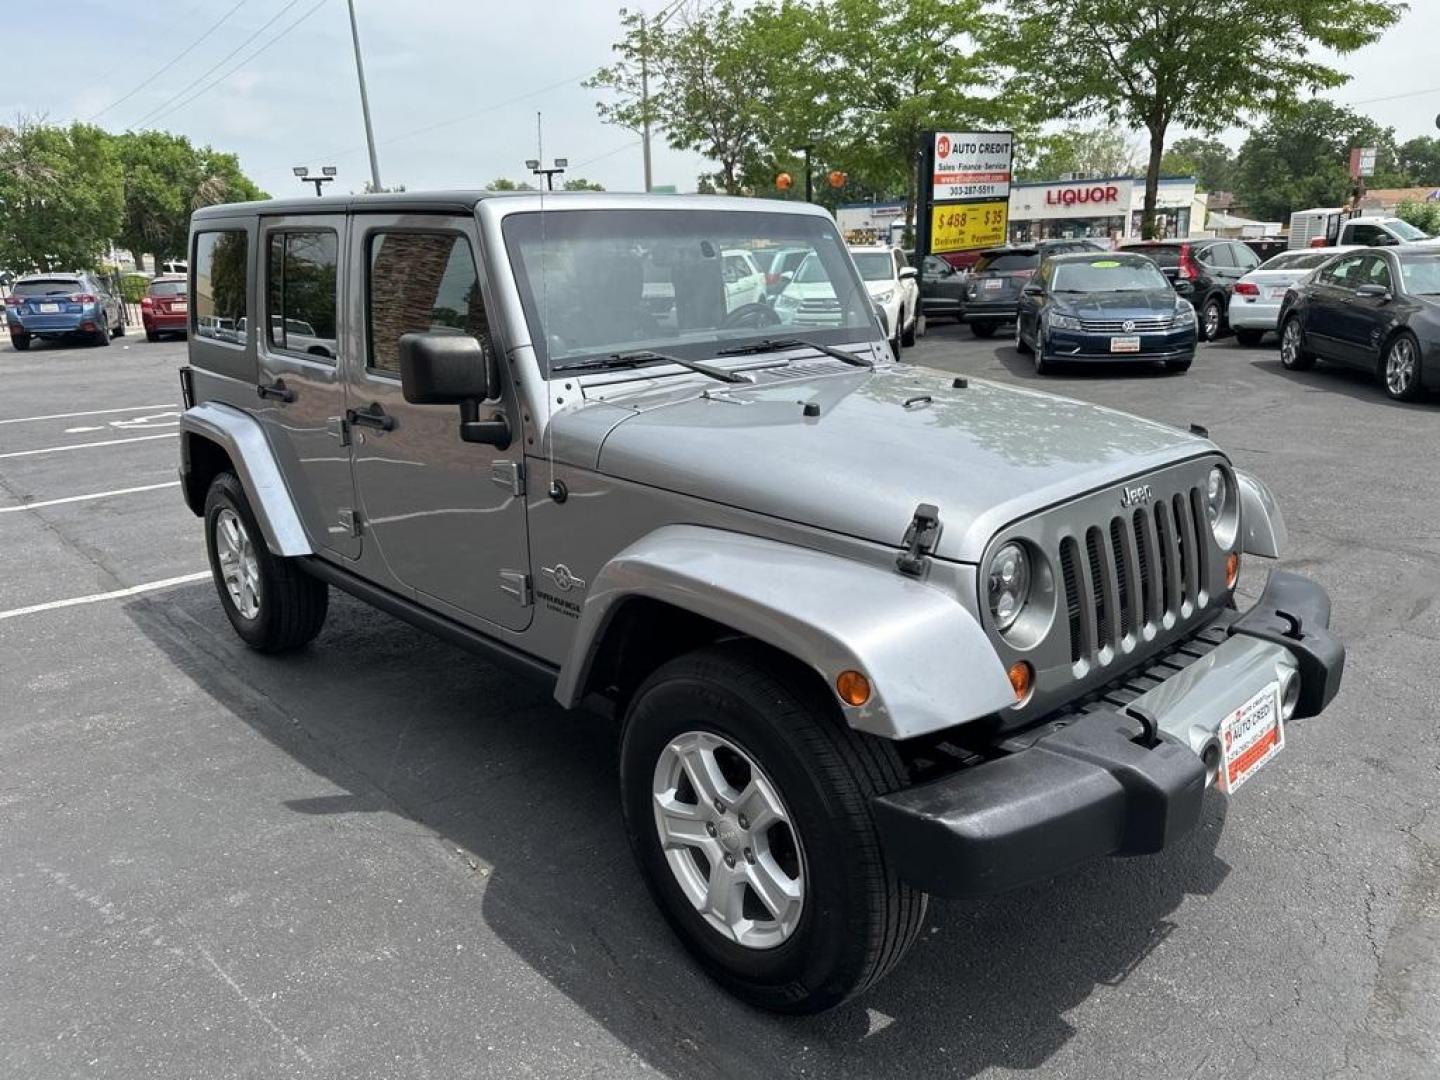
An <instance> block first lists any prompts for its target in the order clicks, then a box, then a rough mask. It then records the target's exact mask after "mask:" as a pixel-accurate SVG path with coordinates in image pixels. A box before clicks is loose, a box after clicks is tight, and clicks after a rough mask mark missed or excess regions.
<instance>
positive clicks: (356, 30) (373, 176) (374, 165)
mask: <svg viewBox="0 0 1440 1080" xmlns="http://www.w3.org/2000/svg"><path fill="white" fill-rule="evenodd" d="M348 3H349V5H350V38H351V40H353V41H354V42H355V74H356V76H357V77H358V78H359V80H360V111H361V112H362V113H363V114H364V116H365V144H366V145H367V146H368V147H369V148H370V187H371V189H372V190H374V191H376V192H378V191H379V190H380V159H379V158H378V157H376V156H375V129H374V128H372V127H371V126H370V95H369V94H367V93H366V92H365V64H364V62H363V61H362V60H361V59H360V27H359V25H358V24H357V23H356V22H355V0H348ZM315 190H316V191H317V192H318V191H319V190H320V189H319V188H318V187H317V188H316V189H315Z"/></svg>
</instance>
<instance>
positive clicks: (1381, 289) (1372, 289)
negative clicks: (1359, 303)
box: [1355, 284, 1390, 299]
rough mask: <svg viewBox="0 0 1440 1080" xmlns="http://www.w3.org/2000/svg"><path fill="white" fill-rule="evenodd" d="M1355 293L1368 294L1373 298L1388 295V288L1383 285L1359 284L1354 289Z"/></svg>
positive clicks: (1359, 294) (1357, 294) (1358, 294)
mask: <svg viewBox="0 0 1440 1080" xmlns="http://www.w3.org/2000/svg"><path fill="white" fill-rule="evenodd" d="M1355 295H1356V296H1368V297H1371V298H1374V299H1379V298H1381V297H1386V296H1389V295H1390V290H1389V289H1387V288H1386V287H1385V286H1384V285H1374V284H1369V285H1361V286H1360V287H1359V288H1358V289H1356V290H1355Z"/></svg>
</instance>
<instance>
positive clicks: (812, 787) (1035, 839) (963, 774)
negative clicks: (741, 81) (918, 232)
mask: <svg viewBox="0 0 1440 1080" xmlns="http://www.w3.org/2000/svg"><path fill="white" fill-rule="evenodd" d="M778 247H784V248H790V247H804V248H808V249H811V250H812V251H813V253H814V254H813V255H812V256H811V257H812V258H813V259H815V260H817V261H818V264H819V267H820V270H821V271H823V273H824V274H825V276H826V277H827V278H828V280H829V283H830V291H831V294H832V295H833V297H834V302H835V313H834V318H833V319H829V320H827V321H826V323H825V324H824V325H817V326H807V327H803V328H802V327H799V326H796V325H792V324H785V325H781V324H780V322H779V316H778V315H777V314H776V312H775V310H774V308H773V307H772V306H771V305H769V304H767V303H763V302H757V303H746V304H742V305H741V306H739V307H732V306H730V305H729V304H728V303H727V292H726V276H725V271H724V267H723V265H722V264H723V259H724V255H725V253H726V252H727V251H735V250H757V249H759V250H764V249H774V248H778ZM189 266H190V274H191V280H190V295H191V297H192V298H193V299H192V304H191V308H190V338H189V365H188V366H187V367H186V368H185V369H183V372H182V388H183V391H184V395H185V404H186V409H185V412H184V414H183V417H182V420H181V436H182V437H181V440H180V455H181V457H180V476H181V479H182V487H183V491H184V495H185V499H186V501H187V503H188V505H189V507H190V508H191V510H193V511H194V512H195V514H197V515H201V516H203V519H204V534H205V538H206V544H207V546H208V551H209V559H210V566H211V569H212V571H213V573H214V579H215V585H216V592H217V594H218V597H219V602H220V604H221V605H222V607H223V608H224V611H225V614H226V615H227V616H228V618H229V621H230V623H231V624H232V625H233V627H234V629H235V632H236V633H237V634H238V635H239V636H240V637H241V638H242V639H243V640H244V641H245V643H246V644H248V645H249V646H251V647H253V648H254V649H257V650H260V651H262V652H268V653H279V652H284V651H287V650H294V649H298V648H300V647H301V646H304V645H305V644H306V643H307V642H310V641H311V640H312V639H313V638H315V637H316V635H317V634H319V633H320V630H321V627H322V626H323V624H324V622H325V615H326V605H327V598H328V593H329V590H330V589H331V588H332V587H334V588H339V589H342V590H345V591H347V592H349V593H352V594H354V595H355V596H358V597H360V598H361V599H363V600H365V601H367V602H369V603H370V604H373V605H374V606H375V607H378V608H380V609H382V610H383V611H386V612H389V613H390V614H391V615H394V616H397V617H398V618H400V619H404V620H407V621H409V622H411V623H413V624H415V625H416V626H420V627H423V628H425V629H427V630H429V631H432V632H434V633H435V634H437V635H439V636H440V637H442V638H444V639H446V640H448V641H450V642H452V643H454V644H456V645H458V646H460V647H461V648H462V649H466V650H469V651H470V652H472V653H474V654H476V655H477V656H479V657H481V658H484V659H488V660H493V661H497V662H500V663H505V664H509V665H511V666H512V667H514V668H515V669H517V670H518V671H521V672H524V673H526V674H527V675H530V676H533V677H535V678H538V679H542V680H544V681H545V682H546V683H547V684H548V685H550V686H552V687H553V688H554V695H555V698H556V699H557V701H558V702H559V704H560V705H561V706H564V707H567V708H574V707H579V706H580V705H581V703H582V702H585V703H586V705H587V707H591V706H592V705H595V706H598V707H602V708H603V707H609V708H613V710H614V711H615V713H616V714H617V715H618V716H619V718H620V720H621V726H620V736H619V741H620V748H619V756H620V793H619V794H620V800H621V803H622V806H623V811H624V822H625V828H626V829H627V831H628V835H629V839H630V843H631V845H632V847H633V849H634V854H635V858H636V861H637V863H638V864H639V868H640V871H641V873H642V874H643V875H644V877H645V880H646V881H647V883H648V885H649V887H650V890H651V892H652V893H653V895H654V898H655V901H656V903H657V905H658V907H659V909H660V911H661V912H662V913H663V914H664V916H665V918H666V919H667V920H668V921H669V922H670V924H671V926H672V927H673V928H674V930H675V932H676V933H677V934H678V935H679V937H680V939H681V940H682V941H683V942H684V944H685V945H686V946H687V947H688V948H689V950H690V951H691V952H692V953H693V954H694V956H695V957H696V959H697V960H698V962H699V964H700V965H701V966H703V968H704V969H705V970H707V971H708V972H709V973H710V974H711V975H713V976H714V977H715V978H716V979H717V980H719V981H720V982H721V983H722V984H723V985H724V986H726V987H727V988H729V989H730V990H731V991H733V992H734V993H736V994H738V995H740V996H741V997H743V998H745V999H747V1000H748V1001H751V1002H754V1003H756V1004H758V1005H761V1006H763V1007H766V1008H770V1009H775V1010H779V1011H786V1012H814V1011H818V1010H821V1009H825V1008H828V1007H830V1006H833V1005H835V1004H837V1003H838V1002H840V1001H843V1000H845V999H846V998H848V997H850V996H851V995H854V994H856V993H858V992H860V991H863V990H864V989H866V988H867V987H869V986H871V985H872V984H873V983H875V981H876V980H878V979H879V978H880V977H881V976H882V975H884V974H885V973H886V971H888V970H889V969H890V968H891V967H893V966H894V965H895V964H896V963H897V962H898V961H899V959H900V957H901V956H902V955H903V954H904V952H905V951H906V949H907V948H908V947H909V945H910V944H911V943H912V942H913V941H914V940H915V937H916V935H917V934H918V933H919V932H920V929H921V926H922V923H923V920H924V915H925V905H926V896H927V894H931V893H934V894H940V895H947V896H949V895H977V894H987V893H995V892H998V891H1000V890H1004V889H1010V888H1013V887H1015V886H1019V885H1023V884H1026V883H1030V882H1037V881H1043V880H1046V879H1048V878H1050V877H1051V876H1053V875H1055V874H1057V873H1058V872H1060V871H1063V870H1065V869H1067V868H1069V867H1072V866H1075V865H1077V864H1079V863H1081V862H1084V861H1085V860H1088V859H1092V858H1095V857H1098V856H1102V855H1110V854H1121V855H1137V854H1141V853H1146V852H1155V851H1159V850H1160V849H1162V848H1165V847H1167V846H1169V845H1171V844H1174V843H1175V842H1176V841H1177V840H1179V839H1180V838H1181V837H1182V836H1183V835H1184V834H1186V833H1188V832H1190V831H1191V830H1193V829H1194V828H1195V827H1196V825H1197V823H1198V822H1199V821H1200V818H1201V813H1202V802H1203V800H1204V799H1205V798H1206V797H1207V796H1206V790H1207V789H1208V788H1218V789H1219V790H1220V791H1222V792H1226V793H1229V792H1233V791H1235V790H1236V789H1237V788H1239V787H1240V785H1241V784H1242V783H1245V782H1247V781H1248V779H1249V778H1250V777H1252V776H1254V775H1255V771H1256V770H1257V769H1258V768H1259V767H1261V766H1262V765H1264V764H1266V763H1267V762H1269V761H1271V760H1273V758H1274V757H1275V755H1276V754H1277V753H1278V752H1279V751H1280V750H1281V749H1282V747H1283V746H1284V743H1285V739H1284V735H1285V729H1286V725H1287V724H1288V723H1291V722H1293V721H1295V720H1298V719H1300V718H1303V717H1310V716H1314V715H1316V714H1317V713H1319V712H1320V711H1321V710H1322V709H1324V708H1325V707H1326V705H1327V704H1328V703H1329V701H1330V700H1331V698H1332V697H1333V696H1334V695H1335V693H1336V691H1337V689H1338V686H1339V683H1340V677H1341V668H1342V664H1343V659H1344V650H1343V648H1342V646H1341V645H1340V644H1339V643H1338V642H1337V641H1336V640H1335V638H1333V637H1332V636H1331V635H1330V633H1329V631H1328V629H1327V627H1328V624H1329V615H1330V604H1329V599H1328V597H1327V595H1326V593H1325V591H1324V590H1323V589H1322V588H1321V587H1320V586H1319V585H1317V584H1315V583H1314V582H1312V581H1309V580H1307V579H1306V578H1304V577H1301V576H1299V575H1296V574H1293V573H1288V572H1285V571H1282V570H1276V571H1274V572H1273V573H1272V574H1271V575H1270V577H1269V581H1268V584H1267V585H1266V586H1265V589H1264V592H1263V595H1262V596H1261V598H1260V600H1259V602H1258V603H1256V604H1255V605H1254V606H1253V607H1251V608H1250V609H1249V610H1247V611H1244V612H1241V611H1238V610H1236V606H1235V603H1234V599H1235V592H1234V589H1235V583H1236V578H1237V575H1238V574H1239V570H1240V563H1241V559H1242V558H1243V557H1245V556H1246V555H1250V556H1259V557H1263V558H1274V557H1277V556H1278V555H1279V554H1280V548H1281V545H1282V542H1283V539H1284V535H1285V530H1284V526H1283V523H1282V521H1281V516H1280V512H1279V510H1278V509H1277V508H1276V505H1275V501H1274V499H1273V498H1272V497H1271V495H1270V493H1269V491H1268V490H1267V489H1266V487H1265V485H1264V484H1263V483H1262V482H1261V481H1260V480H1258V479H1256V478H1254V477H1252V476H1249V475H1247V474H1246V473H1244V472H1242V471H1240V470H1238V469H1236V468H1235V467H1234V466H1233V464H1232V463H1231V461H1230V459H1229V458H1228V457H1227V456H1226V455H1225V454H1224V453H1223V452H1222V451H1221V450H1220V449H1219V448H1218V447H1217V446H1216V445H1215V444H1214V443H1213V442H1211V441H1210V439H1209V438H1208V437H1207V436H1206V434H1205V433H1204V432H1203V431H1202V430H1200V429H1198V428H1191V429H1189V430H1185V429H1178V428H1174V427H1170V426H1168V425H1165V424H1160V423H1155V422H1152V421H1148V420H1141V419H1137V418H1133V417H1129V416H1126V415H1123V414H1121V413H1117V412H1113V411H1110V410H1108V409H1102V408H1098V407H1095V406H1091V405H1085V404H1081V403H1079V402H1075V401H1069V400H1065V399H1063V398H1058V397H1051V396H1049V395H1046V394H1041V393H1037V392H1035V391H1033V390H1029V389H1018V388H1011V387H1007V386H1004V385H1001V384H998V383H993V382H988V381H984V380H981V379H969V380H967V379H965V378H955V377H952V376H950V375H942V374H940V373H939V372H936V371H933V370H929V369H926V368H923V367H914V366H908V365H902V364H899V363H897V362H896V361H895V359H894V357H893V356H892V354H891V351H890V348H889V344H888V342H887V341H886V337H887V333H886V330H885V329H884V328H882V327H881V325H880V324H879V322H878V321H877V318H876V315H875V311H874V308H873V307H872V305H871V303H870V300H869V297H868V295H867V291H866V287H865V284H864V281H863V280H862V278H861V275H860V274H859V273H858V272H857V270H856V266H855V264H854V262H853V261H852V259H851V257H850V254H849V253H848V252H847V250H846V247H845V244H844V241H843V239H842V238H841V236H840V233H839V232H838V231H837V229H836V227H835V225H834V223H833V221H832V220H831V219H830V218H829V217H828V216H827V215H826V214H825V212H824V211H823V210H821V209H820V208H818V207H810V206H798V205H793V204H781V203H776V202H773V201H765V200H756V201H746V200H740V199H726V198H707V197H694V198H676V197H674V196H661V197H648V196H622V195H610V194H596V193H587V194H579V193H577V194H567V195H563V196H562V195H548V194H547V195H544V196H540V195H538V194H537V195H519V196H488V195H486V194H484V193H479V192H477V193H430V194H423V193H404V194H384V195H371V196H356V197H333V198H321V199H303V200H299V199H297V200H274V201H270V202H262V203H248V204H238V205H227V206H215V207H209V208H206V209H204V210H201V211H198V212H197V213H196V214H195V216H194V219H193V224H192V235H191V244H190V258H189ZM661 278H664V279H665V280H666V281H667V282H668V284H669V285H670V286H671V287H672V292H673V298H674V304H673V314H667V315H666V317H665V318H663V319H662V318H659V317H657V316H656V315H655V313H654V312H653V311H652V310H651V305H648V304H647V303H646V298H645V289H646V286H647V284H648V285H650V286H651V287H652V288H653V286H654V285H655V284H656V283H657V282H658V281H659V280H660V279H661ZM267 283H268V284H267ZM281 283H283V287H281ZM291 319H298V320H301V321H303V322H306V323H308V324H310V325H311V326H314V327H316V328H320V327H326V328H327V330H326V336H327V339H329V337H330V336H331V335H330V334H329V332H328V328H329V327H331V326H333V327H334V334H333V338H334V342H335V347H334V355H333V356H329V355H316V354H314V353H313V352H311V351H308V350H306V349H304V348H300V347H296V346H295V344H294V343H293V342H290V343H289V344H288V345H287V338H286V336H285V335H283V334H274V333H266V332H263V328H266V327H273V326H275V325H277V323H278V325H281V326H283V325H285V323H286V322H287V321H288V320H291ZM241 327H243V328H244V329H243V330H240V329H239V328H241ZM297 672H303V662H302V666H301V667H300V668H297V667H295V666H294V665H293V664H289V665H287V666H286V667H285V668H284V670H283V672H282V671H279V670H277V672H276V678H283V679H293V678H295V677H297ZM349 704H350V703H348V702H345V703H342V702H336V708H337V709H341V708H346V707H348V706H349ZM417 707H420V708H423V707H424V706H423V702H417ZM526 722H529V721H528V720H527V721H526ZM1235 816H1236V815H1234V814H1232V815H1231V820H1232V821H1233V820H1234V819H1235Z"/></svg>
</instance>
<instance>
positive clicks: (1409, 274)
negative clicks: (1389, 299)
mask: <svg viewBox="0 0 1440 1080" xmlns="http://www.w3.org/2000/svg"><path fill="white" fill-rule="evenodd" d="M1400 277H1401V278H1402V279H1403V280H1404V282H1405V291H1406V292H1408V293H1411V294H1412V295H1415V296H1440V254H1435V255H1418V256H1417V255H1409V256H1406V257H1405V258H1402V259H1401V260H1400Z"/></svg>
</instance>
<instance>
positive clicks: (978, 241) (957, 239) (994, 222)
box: [930, 199, 1010, 255]
mask: <svg viewBox="0 0 1440 1080" xmlns="http://www.w3.org/2000/svg"><path fill="white" fill-rule="evenodd" d="M1009 219H1010V200H1009V199H1001V200H999V201H997V202H983V203H942V204H940V205H939V206H936V207H935V208H934V209H933V210H931V211H930V252H931V254H932V255H943V254H946V253H948V252H951V251H974V250H975V249H976V248H988V247H996V246H998V245H1000V244H1003V243H1005V236H1006V226H1007V225H1008V224H1009Z"/></svg>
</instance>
